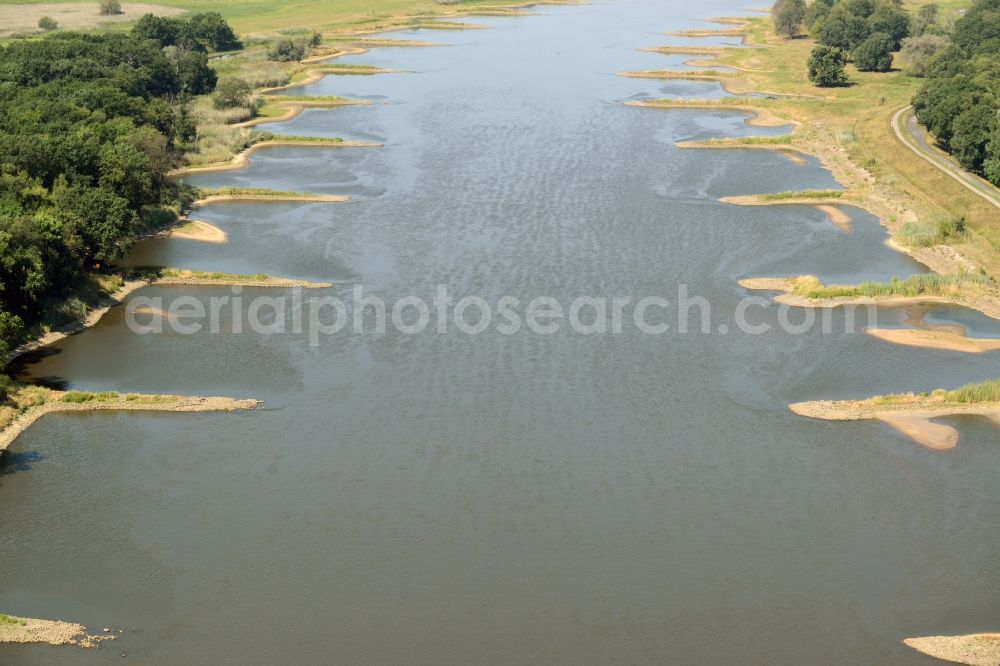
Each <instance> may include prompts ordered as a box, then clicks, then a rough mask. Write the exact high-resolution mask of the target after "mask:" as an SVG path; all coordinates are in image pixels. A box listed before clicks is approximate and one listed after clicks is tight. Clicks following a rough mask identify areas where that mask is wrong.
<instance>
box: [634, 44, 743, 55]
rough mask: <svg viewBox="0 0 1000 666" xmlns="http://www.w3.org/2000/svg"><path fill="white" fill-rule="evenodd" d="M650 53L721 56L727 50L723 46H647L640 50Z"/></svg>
mask: <svg viewBox="0 0 1000 666" xmlns="http://www.w3.org/2000/svg"><path fill="white" fill-rule="evenodd" d="M639 50H640V51H646V52H648V53H661V54H663V55H714V56H717V55H721V54H722V53H723V52H724V51H725V50H726V49H725V47H723V46H645V47H643V48H640V49H639Z"/></svg>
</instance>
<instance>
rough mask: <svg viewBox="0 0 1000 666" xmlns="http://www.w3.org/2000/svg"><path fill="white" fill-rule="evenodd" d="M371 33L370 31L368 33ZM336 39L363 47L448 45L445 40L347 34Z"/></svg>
mask: <svg viewBox="0 0 1000 666" xmlns="http://www.w3.org/2000/svg"><path fill="white" fill-rule="evenodd" d="M399 29H400V28H399V27H396V28H387V29H385V30H381V31H380V32H385V31H386V30H392V31H395V30H399ZM369 34H371V33H369ZM337 38H338V39H341V40H343V41H345V42H348V43H350V44H351V45H352V46H357V47H360V48H363V49H376V48H377V49H386V48H394V47H400V48H419V47H425V46H428V47H429V46H450V44H448V43H447V42H428V41H424V40H422V39H385V38H378V37H359V38H353V37H351V36H349V35H338V37H337Z"/></svg>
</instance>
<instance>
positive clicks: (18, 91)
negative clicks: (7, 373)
mask: <svg viewBox="0 0 1000 666" xmlns="http://www.w3.org/2000/svg"><path fill="white" fill-rule="evenodd" d="M238 45H239V42H238V41H237V40H236V37H235V35H234V34H233V31H232V29H231V28H230V27H229V26H228V24H226V22H225V21H224V20H223V19H222V17H221V16H220V15H219V14H217V13H203V14H193V15H190V16H188V17H186V18H179V19H178V18H170V19H163V18H157V17H154V16H151V15H147V16H146V17H143V19H142V20H140V21H139V22H138V24H137V25H136V26H135V27H134V29H133V30H132V31H131V33H128V34H120V33H101V34H96V33H80V32H56V33H50V34H47V35H46V36H44V37H42V38H40V39H34V40H15V41H13V42H11V43H9V44H8V45H6V46H0V358H3V357H5V356H6V354H7V353H8V351H9V349H10V347H11V346H12V345H14V344H16V343H18V342H19V341H20V340H21V339H22V338H23V336H24V335H25V334H26V333H27V331H28V330H29V329H30V327H32V326H33V325H35V324H38V323H40V322H52V321H54V320H58V319H59V317H60V315H62V316H78V315H79V314H81V312H80V309H81V308H83V307H85V306H84V305H83V303H81V302H79V301H74V298H73V297H74V295H76V294H77V293H78V292H79V289H80V286H81V284H82V283H84V282H86V278H87V276H88V275H89V274H90V273H91V272H92V271H95V270H102V269H105V268H107V267H108V266H109V264H110V263H111V262H113V261H114V260H116V259H119V258H121V257H122V256H123V255H124V254H126V253H127V252H128V251H129V250H130V249H131V247H132V244H133V243H134V242H135V240H136V239H137V238H138V237H139V236H140V235H141V234H142V233H144V232H145V231H146V230H147V229H150V228H152V227H155V226H157V225H161V224H164V223H167V222H169V221H171V220H173V219H176V213H177V210H178V209H179V208H180V207H181V206H182V205H183V204H184V203H185V198H186V197H187V196H189V195H188V194H187V193H186V192H184V191H182V189H181V188H179V187H178V186H177V185H175V184H174V183H173V182H172V181H171V180H170V179H168V177H167V174H168V173H169V172H170V171H171V170H172V169H174V168H175V167H177V166H179V165H180V164H181V163H182V161H183V155H182V153H183V151H182V146H183V144H184V143H185V142H187V141H190V140H191V139H192V138H193V136H194V134H195V129H196V128H195V126H194V123H193V121H192V119H191V117H190V114H189V113H188V112H187V107H186V100H187V99H188V98H189V97H190V96H191V95H196V94H205V93H209V92H212V91H213V90H214V89H215V84H216V74H215V72H214V71H213V70H212V69H211V67H209V65H208V58H207V52H208V51H213V50H222V49H231V48H235V47H238ZM67 308H69V310H70V311H68V312H67V311H66V309H67Z"/></svg>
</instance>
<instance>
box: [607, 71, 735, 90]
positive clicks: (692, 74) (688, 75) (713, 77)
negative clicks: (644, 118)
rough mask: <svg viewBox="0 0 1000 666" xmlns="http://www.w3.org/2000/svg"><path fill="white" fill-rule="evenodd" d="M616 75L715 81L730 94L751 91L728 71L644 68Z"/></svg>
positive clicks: (638, 77)
mask: <svg viewBox="0 0 1000 666" xmlns="http://www.w3.org/2000/svg"><path fill="white" fill-rule="evenodd" d="M617 74H618V76H624V77H626V78H631V79H660V80H664V81H671V80H677V81H715V82H717V83H718V84H719V85H721V86H722V89H723V90H725V91H726V92H727V93H729V94H730V95H746V94H747V93H750V92H753V91H754V88H753V86H752V85H751V84H750V83H749V82H748V81H746V80H744V79H740V78H737V77H736V76H735V75H734V74H732V73H730V72H720V71H716V70H712V69H707V70H690V71H687V70H672V69H646V70H640V71H635V72H618V73H617Z"/></svg>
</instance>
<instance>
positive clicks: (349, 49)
mask: <svg viewBox="0 0 1000 666" xmlns="http://www.w3.org/2000/svg"><path fill="white" fill-rule="evenodd" d="M313 51H319V53H316V54H315V55H311V56H309V57H308V58H303V59H302V60H300V61H299V62H301V63H302V64H303V65H311V64H313V63H320V62H323V61H324V60H333V59H334V58H343V57H344V56H352V55H363V54H365V53H368V49H365V48H361V47H360V46H335V47H329V46H327V47H322V46H321V47H319V48H318V49H313Z"/></svg>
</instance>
